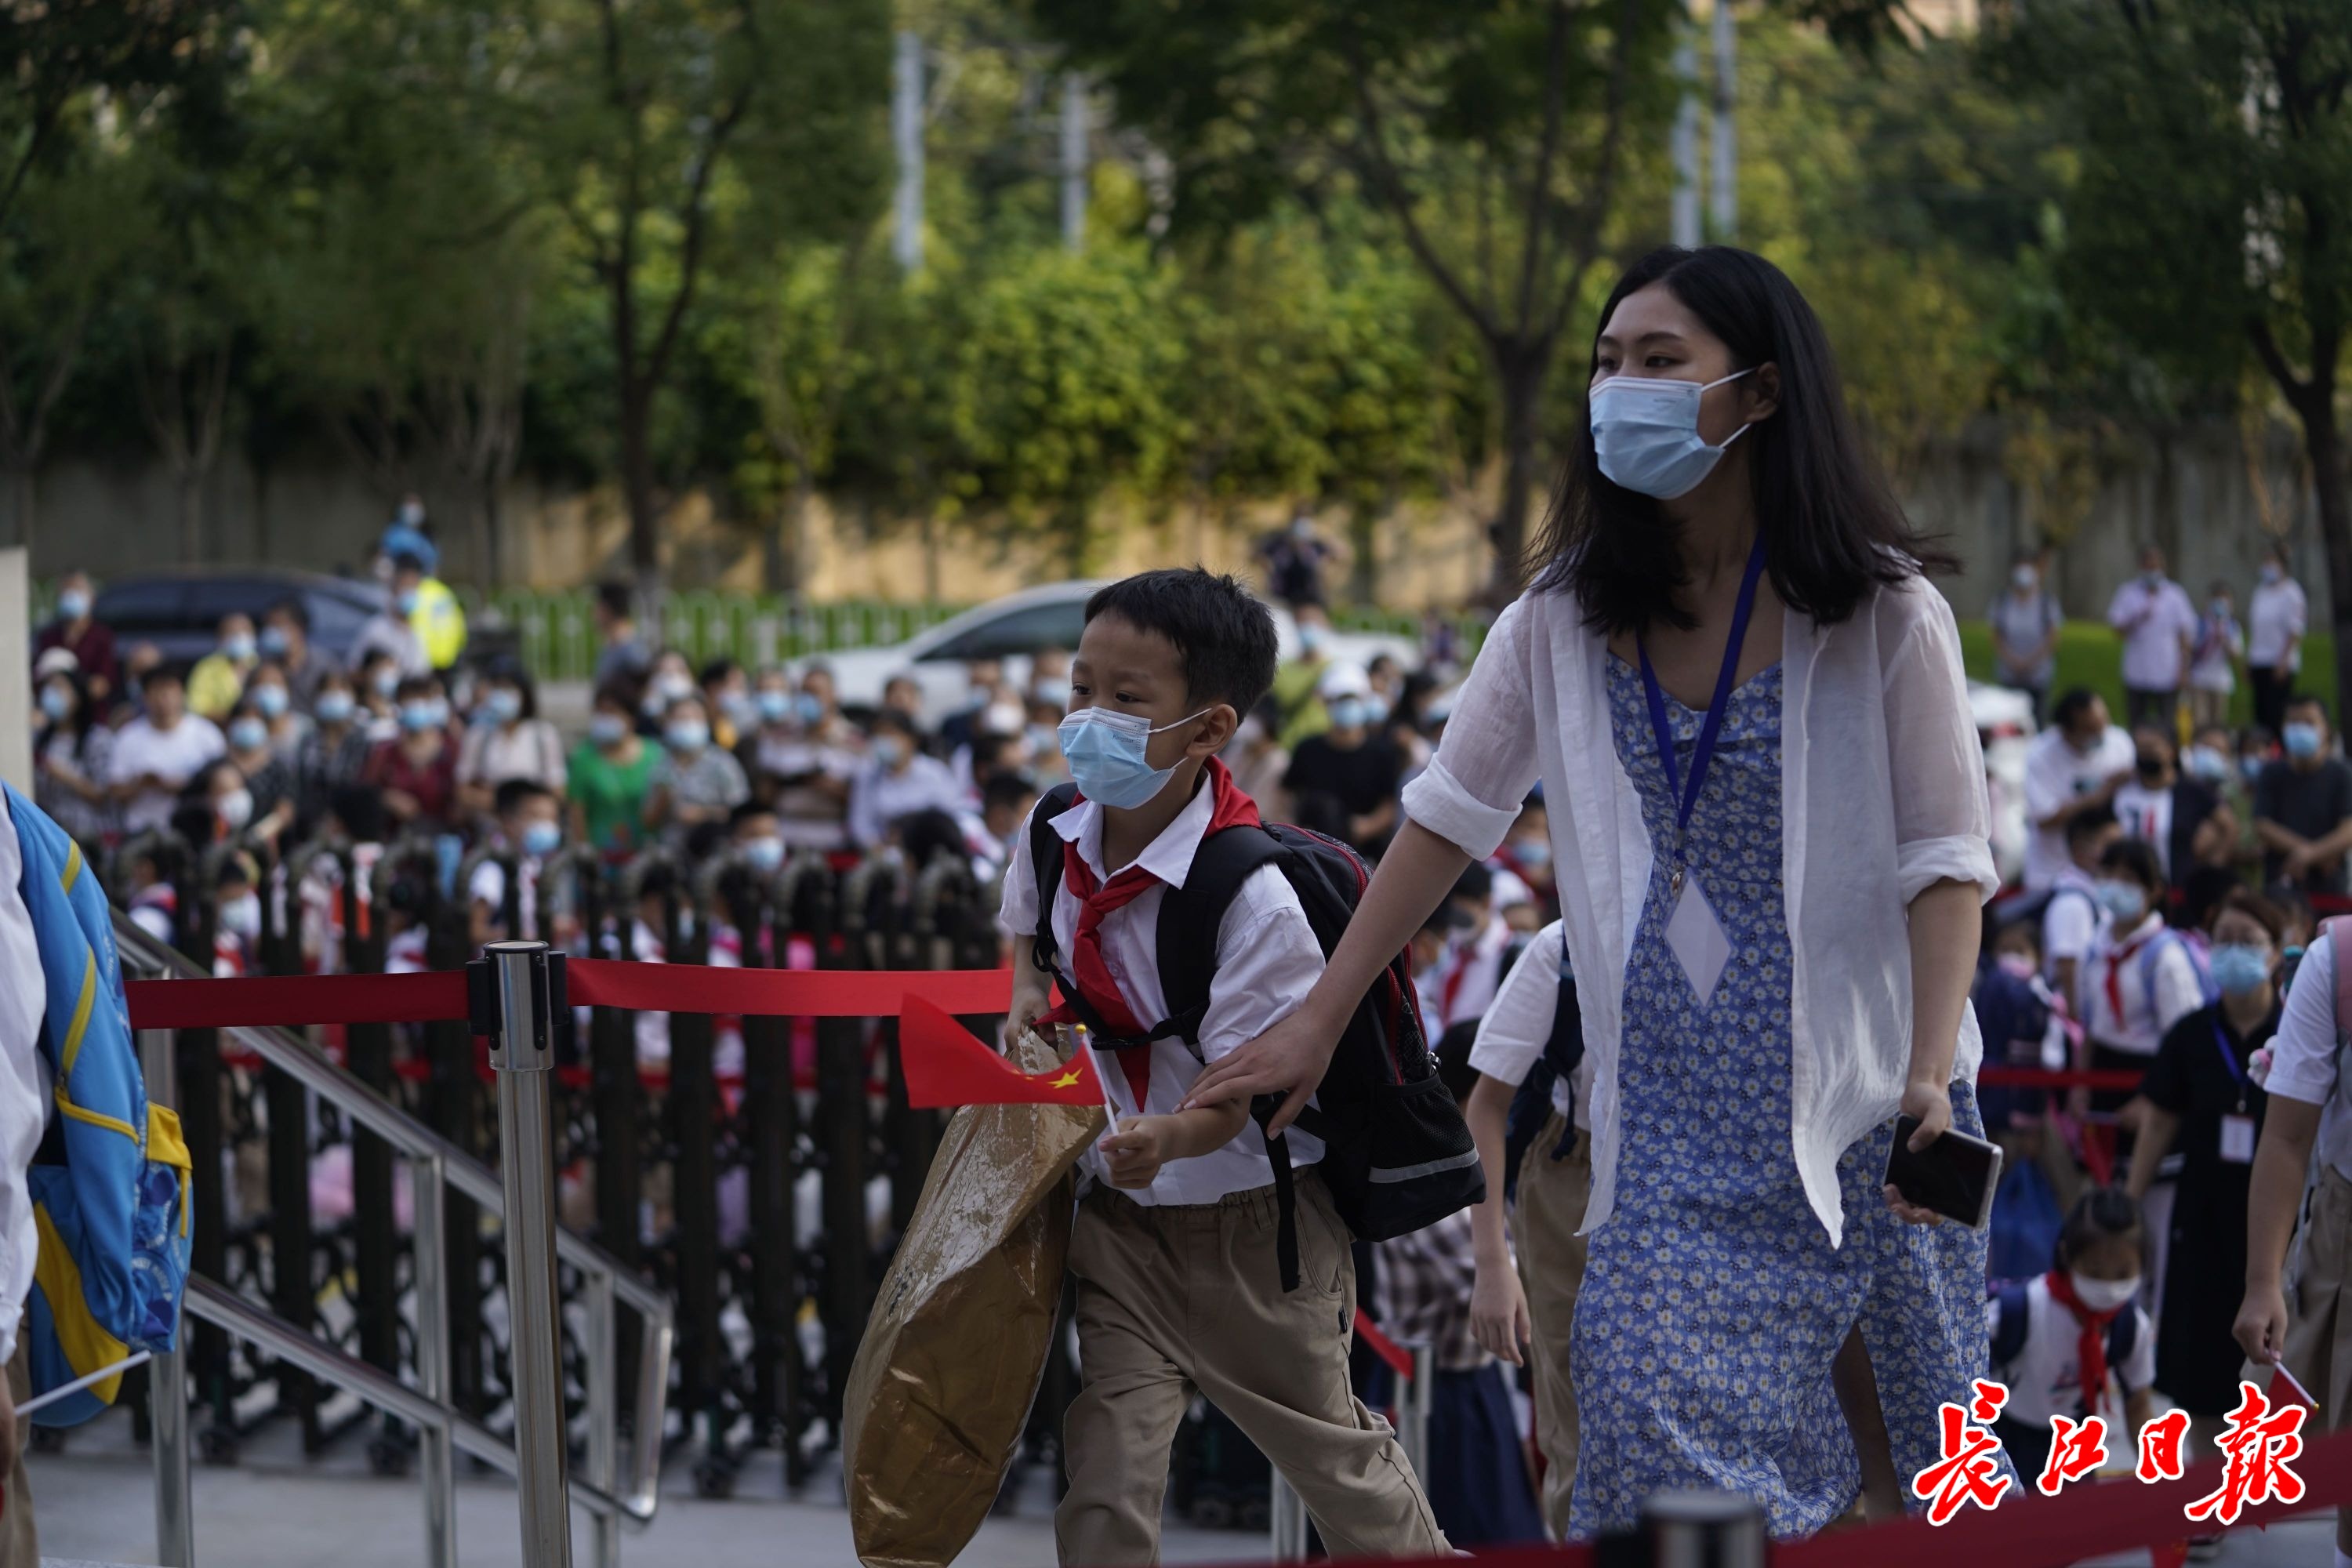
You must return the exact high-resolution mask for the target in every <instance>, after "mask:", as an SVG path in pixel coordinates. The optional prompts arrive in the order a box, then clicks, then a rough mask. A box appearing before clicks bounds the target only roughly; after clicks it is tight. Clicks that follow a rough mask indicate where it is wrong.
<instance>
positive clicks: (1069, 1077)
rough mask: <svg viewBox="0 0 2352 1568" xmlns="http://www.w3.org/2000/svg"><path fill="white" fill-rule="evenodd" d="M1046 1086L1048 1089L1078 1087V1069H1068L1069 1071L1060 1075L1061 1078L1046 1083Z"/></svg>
mask: <svg viewBox="0 0 2352 1568" xmlns="http://www.w3.org/2000/svg"><path fill="white" fill-rule="evenodd" d="M1046 1087H1047V1088H1048V1089H1076V1088H1077V1087H1078V1075H1077V1071H1076V1069H1075V1068H1073V1069H1072V1070H1070V1071H1068V1072H1066V1073H1064V1074H1063V1075H1062V1076H1061V1077H1059V1078H1057V1079H1055V1080H1054V1081H1053V1082H1052V1083H1050V1084H1048V1085H1046Z"/></svg>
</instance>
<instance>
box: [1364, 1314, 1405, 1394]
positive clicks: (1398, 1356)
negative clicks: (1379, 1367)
mask: <svg viewBox="0 0 2352 1568" xmlns="http://www.w3.org/2000/svg"><path fill="white" fill-rule="evenodd" d="M1356 1338H1357V1339H1358V1340H1360V1341H1361V1342H1363V1346H1364V1348H1365V1349H1366V1350H1368V1351H1370V1352H1372V1353H1373V1354H1374V1355H1376V1356H1378V1357H1380V1358H1381V1360H1382V1361H1384V1362H1386V1363H1389V1370H1390V1371H1391V1372H1392V1373H1396V1374H1397V1375H1398V1376H1399V1377H1402V1378H1409V1377H1411V1376H1412V1352H1411V1351H1409V1350H1407V1349H1405V1348H1404V1347H1403V1346H1402V1345H1401V1344H1399V1343H1397V1342H1396V1341H1394V1340H1392V1339H1391V1338H1389V1337H1388V1335H1386V1334H1384V1333H1382V1332H1381V1328H1380V1325H1379V1324H1378V1323H1375V1322H1373V1321H1371V1319H1370V1318H1368V1317H1366V1316H1365V1315H1364V1310H1363V1309H1362V1308H1361V1307H1359V1308H1357V1309H1356Z"/></svg>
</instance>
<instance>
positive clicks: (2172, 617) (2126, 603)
mask: <svg viewBox="0 0 2352 1568" xmlns="http://www.w3.org/2000/svg"><path fill="white" fill-rule="evenodd" d="M2107 624H2108V625H2109V626H2113V627H2115V628H2116V631H2117V632H2118V633H2119V634H2121V636H2122V637H2123V639H2124V691H2125V694H2126V696H2127V697H2128V698H2129V699H2130V700H2131V701H2130V708H2131V713H2130V722H2131V725H2132V727H2133V728H2134V729H2137V728H2138V727H2139V726H2140V725H2142V724H2169V723H2171V722H2172V713H2173V710H2174V708H2175V707H2177V706H2178V705H2179V701H2180V685H2181V680H2182V679H2183V678H2184V677H2185V676H2186V675H2187V674H2188V671H2189V658H2190V655H2191V652H2192V649H2193V647H2194V643H2195V638H2196V637H2197V606H2196V605H2192V604H2190V603H2189V590H2188V589H2186V588H2183V587H2182V586H2181V585H2180V584H2178V583H2176V582H2174V581H2173V580H2172V579H2171V578H2169V577H2167V576H2166V575H2165V574H2164V552H2163V551H2161V550H2158V548H2157V547H2156V546H2155V545H2153V544H2151V545H2149V546H2148V547H2147V549H2145V550H2142V551H2141V552H2139V575H2138V576H2137V577H2135V578H2133V579H2132V580H2131V581H2130V582H2128V583H2126V584H2124V585H2123V586H2122V587H2120V588H2117V589H2116V596H2115V598H2114V599H2113V600H2112V601H2110V602H2109V604H2108V605H2107Z"/></svg>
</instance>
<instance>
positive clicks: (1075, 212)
mask: <svg viewBox="0 0 2352 1568" xmlns="http://www.w3.org/2000/svg"><path fill="white" fill-rule="evenodd" d="M1086 247H1087V84H1086V80H1085V79H1084V78H1082V77H1080V76H1079V75H1078V73H1077V72H1076V71H1065V72H1064V73H1063V74H1062V248H1064V249H1065V250H1068V251H1070V252H1072V253H1076V252H1077V251H1081V250H1084V249H1085V248H1086Z"/></svg>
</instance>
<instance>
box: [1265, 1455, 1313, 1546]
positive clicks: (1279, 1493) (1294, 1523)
mask: <svg viewBox="0 0 2352 1568" xmlns="http://www.w3.org/2000/svg"><path fill="white" fill-rule="evenodd" d="M1267 1503H1268V1505H1269V1506H1268V1508H1267V1510H1266V1511H1267V1514H1268V1517H1270V1518H1271V1519H1272V1520H1273V1521H1274V1560H1275V1561H1276V1563H1304V1562H1306V1561H1307V1500H1305V1499H1304V1498H1302V1497H1300V1496H1299V1495H1298V1494H1297V1492H1295V1491H1293V1490H1291V1488H1290V1483H1289V1482H1288V1481H1286V1480H1284V1479H1282V1472H1281V1471H1280V1470H1276V1471H1275V1472H1274V1488H1273V1490H1272V1491H1271V1492H1270V1493H1269V1494H1268V1496H1267Z"/></svg>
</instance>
